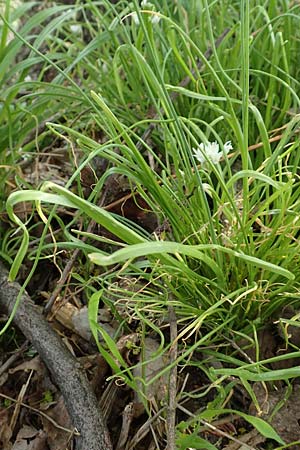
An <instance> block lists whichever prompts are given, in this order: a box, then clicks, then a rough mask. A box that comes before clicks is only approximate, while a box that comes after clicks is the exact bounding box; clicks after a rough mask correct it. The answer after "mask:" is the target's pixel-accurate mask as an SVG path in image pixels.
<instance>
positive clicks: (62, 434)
mask: <svg viewBox="0 0 300 450" xmlns="http://www.w3.org/2000/svg"><path fill="white" fill-rule="evenodd" d="M47 415H48V416H50V417H51V418H52V419H54V420H55V422H56V423H58V424H59V425H61V426H62V427H65V428H70V429H72V424H71V420H70V417H69V414H68V412H67V409H66V406H65V403H64V400H63V397H62V396H61V397H60V398H59V400H58V402H57V404H56V405H55V406H54V407H52V408H50V409H48V411H47ZM42 422H43V426H44V431H45V433H46V435H47V444H48V446H49V450H61V449H64V450H65V449H67V448H68V442H69V441H70V434H69V433H67V432H66V431H63V430H61V429H59V428H57V427H55V426H54V424H52V423H51V422H49V420H47V419H46V418H44V417H42Z"/></svg>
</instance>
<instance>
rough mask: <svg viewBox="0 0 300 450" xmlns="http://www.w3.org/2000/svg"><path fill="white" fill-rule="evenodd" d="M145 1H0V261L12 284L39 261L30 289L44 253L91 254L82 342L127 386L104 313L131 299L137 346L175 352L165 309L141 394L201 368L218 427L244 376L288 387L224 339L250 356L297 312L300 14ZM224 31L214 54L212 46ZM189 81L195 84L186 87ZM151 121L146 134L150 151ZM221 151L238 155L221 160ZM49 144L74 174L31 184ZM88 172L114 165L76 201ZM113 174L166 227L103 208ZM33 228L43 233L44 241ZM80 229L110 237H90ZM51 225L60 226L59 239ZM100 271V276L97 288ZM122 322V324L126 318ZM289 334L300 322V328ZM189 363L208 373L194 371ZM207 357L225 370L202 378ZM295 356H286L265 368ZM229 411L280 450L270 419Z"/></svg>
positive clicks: (282, 5) (240, 5)
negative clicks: (171, 313) (162, 362)
mask: <svg viewBox="0 0 300 450" xmlns="http://www.w3.org/2000/svg"><path fill="white" fill-rule="evenodd" d="M151 3H152V6H151V5H150V6H149V7H147V8H145V9H146V10H145V11H144V12H143V11H141V9H140V8H139V5H138V2H137V1H134V2H133V3H128V2H123V1H119V2H117V3H116V4H111V3H110V2H108V1H106V0H103V1H99V2H98V1H97V2H94V1H86V2H77V3H76V4H75V5H73V6H70V5H63V4H58V5H55V6H52V7H50V8H41V9H39V8H38V3H35V2H31V3H26V2H25V3H24V4H22V5H20V6H18V7H17V8H16V9H15V10H13V9H12V8H10V6H9V2H7V3H6V6H7V7H6V9H5V11H4V13H3V16H2V24H1V40H0V74H1V77H0V89H1V105H2V106H1V108H0V119H1V125H0V167H1V169H2V170H3V176H2V177H1V180H0V183H1V184H0V192H1V198H0V201H1V211H0V212H1V213H2V214H3V213H4V211H5V213H6V214H7V215H8V220H9V224H8V226H7V225H6V226H1V229H0V240H1V248H0V255H1V258H3V259H5V260H6V261H7V262H8V263H9V264H10V266H11V270H10V279H11V280H14V279H15V278H16V277H17V275H18V273H19V269H20V266H21V264H23V263H24V261H28V260H29V259H30V260H33V268H32V270H31V272H30V274H29V276H28V277H27V279H26V281H25V282H24V285H23V289H25V287H26V285H27V284H28V282H29V280H30V277H31V276H32V274H33V273H34V270H35V267H36V266H37V265H38V263H39V261H40V260H41V259H42V258H47V259H49V258H50V257H52V258H53V259H54V262H55V261H56V259H55V258H56V253H57V250H58V249H60V250H62V249H63V250H68V249H73V248H78V247H79V248H80V249H81V250H82V252H83V254H84V255H85V256H87V258H86V262H84V263H82V264H83V266H84V267H83V268H82V273H80V274H77V275H76V277H77V278H76V280H77V282H78V283H79V284H81V285H84V286H85V290H86V292H87V296H88V298H89V317H90V324H91V330H92V333H93V336H94V338H95V340H96V342H97V345H98V348H99V350H100V352H101V353H102V355H103V356H104V357H105V358H106V360H107V361H108V363H109V364H110V366H111V367H112V369H113V370H114V372H115V373H116V376H122V377H123V378H125V379H126V382H127V383H128V384H129V385H130V386H131V387H133V388H134V389H137V385H136V383H135V380H134V377H133V375H132V371H131V368H130V367H128V365H127V364H126V362H125V361H124V358H123V357H122V355H121V354H120V352H119V350H118V348H117V346H116V343H115V342H114V340H113V339H112V338H111V337H110V336H109V335H108V334H107V333H106V332H105V331H104V330H103V329H101V327H100V328H99V326H98V325H97V309H98V305H99V302H100V301H103V302H105V303H106V304H108V305H109V306H110V308H111V309H112V310H113V311H114V312H115V314H116V317H118V311H117V306H116V305H115V303H116V302H117V300H118V299H119V298H122V299H124V302H126V308H127V310H128V318H130V320H131V319H132V318H134V319H135V320H137V321H138V322H139V324H140V329H141V330H142V334H143V335H147V333H148V332H149V331H154V332H155V333H156V334H157V335H158V336H159V338H160V353H161V354H165V353H166V352H167V351H168V350H169V348H170V345H169V344H168V343H165V342H164V339H165V337H164V334H163V332H162V331H161V329H160V326H161V321H162V318H165V317H166V316H167V314H168V312H167V311H168V305H172V306H173V308H174V310H175V313H176V316H177V319H178V323H179V325H180V326H179V337H178V341H179V352H178V357H177V360H176V361H175V362H174V363H172V364H169V365H166V367H165V369H164V370H163V371H162V372H161V373H160V374H158V375H157V377H156V378H154V379H153V380H152V381H151V383H154V382H155V380H156V379H158V377H159V376H161V375H162V373H167V372H168V371H169V370H170V368H171V367H172V365H174V364H182V365H184V366H187V367H189V366H192V365H193V364H194V365H196V366H197V368H198V369H199V370H200V371H202V373H203V374H205V375H206V376H207V377H208V379H209V380H210V382H211V383H212V384H213V383H215V384H217V385H218V387H219V388H220V392H219V394H218V395H216V397H215V404H214V410H217V413H216V415H221V414H222V413H225V412H226V410H225V409H224V406H223V405H224V395H225V394H224V392H225V390H226V383H227V382H228V377H232V376H234V377H236V379H240V380H241V381H242V382H243V383H244V386H246V385H247V387H248V389H250V394H252V388H251V385H250V383H249V382H250V381H260V382H263V381H274V380H287V379H290V378H293V377H296V376H299V373H298V372H299V370H298V369H297V368H291V369H282V370H269V369H267V368H266V366H265V365H266V364H268V363H269V362H270V361H259V358H258V360H257V361H254V363H253V364H252V365H251V364H248V365H245V363H244V361H243V359H242V357H241V355H240V354H239V353H238V352H237V350H235V349H233V348H229V347H228V346H226V345H224V342H227V340H228V339H235V338H236V340H238V338H240V337H241V336H243V337H246V339H248V341H249V342H250V341H251V342H250V343H251V345H254V346H256V353H257V355H259V349H258V344H257V340H255V335H256V332H257V329H258V328H259V327H260V326H263V325H264V324H265V323H266V322H267V321H269V320H270V319H272V317H273V316H274V315H276V314H280V312H281V310H282V308H283V306H284V305H285V304H286V302H289V303H293V304H294V305H295V307H296V308H297V307H299V281H298V280H299V278H300V264H299V250H298V248H299V241H298V234H299V215H300V200H299V199H300V181H299V158H300V156H299V155H300V152H299V150H300V149H299V141H298V139H297V134H298V132H299V120H300V116H299V114H297V111H299V106H300V99H299V96H298V91H299V81H298V80H299V64H298V63H297V55H298V54H299V51H300V48H299V42H300V39H299V26H298V25H299V17H300V16H299V8H300V5H299V4H297V3H295V4H294V5H292V4H290V3H289V2H286V1H280V2H262V1H257V2H247V1H242V2H236V1H234V2H232V1H226V0H223V1H220V2H216V1H212V0H203V1H202V0H201V1H196V0H190V1H184V0H182V1H178V2H172V1H167V0H162V1H156V2H155V1H153V2H151ZM33 8H36V12H35V13H34V14H31V16H30V18H29V19H28V20H25V17H26V15H27V14H28V13H29V11H30V10H32V9H33ZM17 21H19V22H17ZM226 27H228V33H227V34H226V36H225V37H224V39H223V41H222V43H221V44H220V46H219V47H218V48H217V45H216V44H215V43H214V42H215V39H216V38H217V37H218V35H220V34H221V33H222V32H223V31H224V29H225V28H226ZM11 33H13V34H11ZM208 47H211V54H210V55H207V54H206V53H205V52H206V50H207V48H208ZM200 61H201V62H202V64H201V65H200V64H199V62H200ZM28 77H30V78H28ZM185 77H189V82H188V83H186V84H184V85H181V84H180V83H181V82H182V80H183V79H184V78H185ZM149 126H151V127H152V126H153V130H152V135H151V139H144V138H143V133H144V132H145V131H146V130H147V129H148V128H149ZM32 130H34V133H32ZM99 135H100V137H99ZM274 136H275V139H272V138H274ZM214 141H216V143H217V144H218V146H219V150H220V155H222V158H221V159H220V160H219V161H218V162H216V164H214V162H215V161H213V160H212V159H210V158H209V155H206V157H205V162H204V163H203V164H198V161H197V160H196V159H195V157H194V149H197V148H198V149H199V148H200V147H199V145H200V144H202V145H203V146H204V147H205V146H206V148H207V147H208V143H209V142H214ZM228 141H231V142H232V146H233V152H232V154H227V153H226V149H225V143H226V142H228ZM53 142H54V143H55V142H59V143H61V145H62V146H63V148H64V149H65V150H66V154H67V155H68V162H69V164H70V166H71V171H70V176H69V177H68V178H67V179H65V180H64V181H65V183H64V187H62V186H60V185H59V184H58V183H57V182H55V181H57V180H47V181H45V182H43V183H42V180H39V182H38V183H36V184H34V183H32V182H30V181H28V180H27V179H26V177H25V176H24V172H23V171H22V165H21V163H22V161H23V162H24V161H26V160H31V159H34V158H35V157H36V156H39V154H42V153H43V150H44V149H45V148H47V147H48V146H49V145H53ZM249 146H250V147H249ZM253 146H254V147H253ZM75 148H76V151H78V153H76V157H75V156H74V155H75V151H74V149H75ZM53 152H55V146H54V149H53ZM78 155H79V156H78ZM99 159H101V160H105V161H106V163H107V170H106V171H104V172H103V173H101V175H100V176H99V177H98V178H97V180H96V182H95V185H94V186H93V189H91V192H90V193H89V194H88V195H85V194H84V190H83V187H82V180H81V174H82V172H83V170H84V169H85V168H87V167H89V165H93V164H94V165H95V164H96V162H97V160H99ZM111 175H118V176H122V177H123V178H125V179H126V180H127V182H128V184H129V186H130V187H131V189H132V192H133V195H134V198H136V197H138V198H141V199H142V200H143V201H144V202H145V204H146V205H147V207H145V209H149V210H151V211H152V212H154V213H155V214H156V216H157V218H158V223H159V225H160V227H159V228H163V227H162V225H163V224H167V227H166V230H164V231H163V232H162V233H161V234H160V233H158V232H157V230H154V231H153V230H152V231H147V230H145V229H144V228H143V227H142V226H140V225H138V224H136V223H134V222H132V221H130V220H128V219H125V218H123V217H121V216H118V215H116V214H114V213H112V212H109V211H107V210H106V209H105V208H103V207H101V206H99V199H100V198H101V195H102V193H103V192H104V191H105V186H106V183H109V177H110V176H111ZM11 191H12V192H11ZM7 197H8V198H7ZM6 199H7V202H6V206H5V201H6ZM23 202H26V204H27V205H30V210H31V214H30V215H29V217H27V218H26V219H24V218H22V217H20V215H18V213H17V212H16V207H17V206H18V205H21V204H22V203H23ZM61 207H63V208H64V209H65V210H66V211H72V215H71V216H70V217H71V218H68V219H66V218H65V217H64V218H62V217H61V214H62V213H61V209H60V208H61ZM74 211H75V212H74ZM33 217H34V218H35V220H36V221H39V225H43V226H44V231H43V233H42V236H41V237H40V240H39V242H38V244H33V242H35V241H34V236H33V231H34V227H35V226H37V225H36V223H35V224H33V220H32V219H33ZM37 217H39V218H37ZM91 220H94V221H95V222H96V223H97V224H99V225H101V227H103V228H105V229H106V230H108V231H109V232H110V233H111V235H112V237H111V238H110V237H109V238H106V237H103V238H99V236H97V235H96V234H93V233H87V231H86V230H87V226H88V223H89V222H90V221H91ZM53 224H56V225H55V226H56V228H57V226H58V228H59V231H60V233H59V234H56V235H55V236H56V237H54V234H53V229H52V228H53ZM81 225H83V229H82V228H81ZM15 227H17V228H15ZM47 232H50V235H51V237H52V239H53V243H52V244H51V243H49V240H46V238H45V237H46V234H47ZM85 233H86V234H85ZM83 236H85V237H88V238H89V239H88V241H86V242H83V240H82V237H83ZM101 239H102V242H105V243H106V244H107V245H110V248H107V246H106V247H103V248H101V250H99V248H98V246H96V245H95V241H97V242H99V240H101ZM116 246H122V248H121V249H118V250H116ZM95 265H97V266H99V267H98V268H97V269H95ZM108 266H109V267H108ZM96 270H100V272H99V274H100V275H99V276H98V275H97V274H95V275H91V273H92V274H93V271H96ZM74 278H75V276H74ZM124 280H126V281H128V280H130V282H131V283H132V286H133V285H134V284H135V283H136V280H138V282H139V283H140V288H139V289H138V290H137V291H136V290H135V289H134V288H133V287H132V288H130V287H129V288H128V285H127V287H126V288H125V287H123V285H122V281H124ZM95 286H96V287H95ZM19 298H20V297H19ZM114 300H115V301H114ZM16 307H17V303H16V305H15V308H16ZM119 320H120V323H122V326H123V325H124V318H123V319H122V320H121V319H120V318H119ZM9 323H10V321H9V322H8V324H7V326H8V325H9ZM291 323H293V324H294V325H295V323H296V325H297V323H298V317H296V318H295V319H294V320H293V319H292V320H291ZM7 326H6V327H5V328H4V329H5V330H6V329H7ZM126 326H127V325H126V324H125V327H126ZM99 333H100V335H101V336H102V340H103V341H104V343H100V342H99V338H98V336H99ZM287 341H288V336H287ZM211 348H214V349H215V350H214V351H212V350H210V349H211ZM200 351H201V353H202V354H203V355H204V360H202V361H201V362H199V361H197V362H195V361H193V355H194V354H197V352H200ZM211 357H213V358H216V359H217V360H218V361H219V362H220V363H221V364H223V366H224V367H223V368H211V367H210V365H211ZM294 357H298V352H297V351H294V352H291V353H290V354H287V355H282V356H276V358H274V360H275V361H279V360H280V359H281V358H286V359H289V358H294ZM205 358H206V359H205ZM144 381H145V383H146V380H144ZM222 389H223V391H222ZM223 394H224V395H223ZM250 396H251V395H250ZM227 412H228V411H227ZM239 414H240V415H241V416H243V418H244V419H245V420H247V421H248V422H250V423H251V424H252V425H253V426H254V427H256V428H257V430H258V431H259V432H260V433H261V434H263V435H264V436H266V437H268V438H272V439H275V440H277V442H281V441H280V438H279V437H278V436H277V435H276V433H275V431H274V430H272V429H271V428H270V426H269V425H268V424H267V423H266V422H263V421H261V419H258V418H253V417H251V418H250V419H249V416H247V415H245V414H244V415H243V413H239ZM198 433H199V429H197V430H196V431H195V433H194V434H190V435H187V434H186V430H185V431H183V432H182V433H181V432H179V434H178V446H179V448H182V449H183V448H186V447H187V446H190V447H194V448H211V449H215V448H216V447H214V446H213V445H211V444H209V443H207V442H206V441H204V440H203V439H202V438H200V437H199V435H198ZM209 446H210V447H209Z"/></svg>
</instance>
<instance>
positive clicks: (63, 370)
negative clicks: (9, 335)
mask: <svg viewBox="0 0 300 450" xmlns="http://www.w3.org/2000/svg"><path fill="white" fill-rule="evenodd" d="M7 278H8V271H7V270H6V268H5V267H4V266H3V265H2V264H1V263H0V309H1V310H3V311H4V312H5V313H6V314H7V315H9V314H10V313H11V312H12V309H13V305H14V303H15V301H16V298H17V296H18V294H19V292H20V289H21V287H20V285H19V284H18V283H11V282H8V281H7ZM14 323H15V325H16V326H17V327H18V328H19V329H20V330H21V331H22V333H23V334H24V336H26V338H27V339H28V340H29V341H31V343H32V345H33V346H34V347H35V349H36V350H37V351H38V353H39V355H40V357H41V358H42V360H43V362H44V363H45V365H46V366H47V368H48V369H49V371H50V373H51V375H52V378H53V381H54V382H55V383H56V385H57V386H58V388H59V389H60V391H61V393H62V395H63V397H64V400H65V403H66V407H67V410H68V412H69V415H70V418H71V421H72V424H73V426H74V427H75V428H76V430H77V431H78V432H79V436H74V439H75V442H76V450H87V449H88V450H112V445H111V442H110V437H109V433H108V430H107V428H106V424H105V422H104V420H103V417H102V413H101V411H100V410H99V407H98V404H97V400H96V397H95V395H94V393H93V391H92V389H91V386H90V385H89V382H88V379H87V377H86V375H85V372H84V370H83V369H82V368H81V367H80V365H79V363H78V362H77V360H76V359H75V358H74V357H73V356H72V355H71V353H70V352H69V351H68V350H67V348H66V347H65V345H64V344H63V343H62V341H61V340H60V338H59V337H58V335H57V334H56V333H55V331H53V330H52V328H51V327H50V325H49V324H48V322H47V321H46V319H45V318H44V317H43V315H42V314H41V313H40V311H39V308H38V307H37V306H36V305H34V303H33V302H32V300H31V299H30V297H29V295H28V294H27V293H26V292H25V293H24V294H23V295H22V298H21V302H20V305H19V307H18V309H17V311H16V314H15V317H14Z"/></svg>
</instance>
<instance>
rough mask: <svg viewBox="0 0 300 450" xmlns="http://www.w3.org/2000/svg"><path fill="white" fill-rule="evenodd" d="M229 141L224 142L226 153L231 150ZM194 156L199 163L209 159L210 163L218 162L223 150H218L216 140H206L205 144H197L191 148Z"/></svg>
mask: <svg viewBox="0 0 300 450" xmlns="http://www.w3.org/2000/svg"><path fill="white" fill-rule="evenodd" d="M232 148H233V147H232V145H231V141H227V142H225V144H224V152H225V153H226V154H227V153H228V152H229V151H230V150H232ZM193 151H194V157H195V158H196V159H197V160H198V161H199V162H200V163H201V164H205V163H206V162H207V160H209V161H211V162H212V164H218V162H220V160H221V158H222V156H223V152H222V151H220V147H219V144H218V143H217V141H214V142H208V143H207V144H203V142H201V144H199V145H198V147H197V148H193Z"/></svg>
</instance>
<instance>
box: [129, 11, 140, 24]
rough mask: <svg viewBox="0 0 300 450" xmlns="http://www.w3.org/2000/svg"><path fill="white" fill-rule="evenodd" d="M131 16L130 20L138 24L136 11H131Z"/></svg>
mask: <svg viewBox="0 0 300 450" xmlns="http://www.w3.org/2000/svg"><path fill="white" fill-rule="evenodd" d="M131 18H132V20H133V21H134V23H135V24H136V25H139V24H140V19H139V16H138V15H137V13H136V12H133V13H132V14H131Z"/></svg>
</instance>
